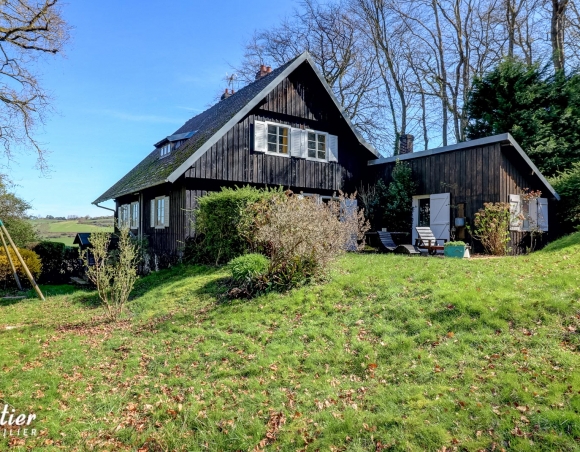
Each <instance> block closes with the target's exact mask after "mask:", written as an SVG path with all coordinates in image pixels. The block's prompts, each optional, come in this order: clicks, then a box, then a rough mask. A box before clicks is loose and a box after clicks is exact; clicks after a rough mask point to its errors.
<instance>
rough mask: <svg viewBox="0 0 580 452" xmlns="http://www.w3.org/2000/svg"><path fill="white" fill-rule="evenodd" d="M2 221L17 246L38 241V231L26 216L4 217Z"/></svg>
mask: <svg viewBox="0 0 580 452" xmlns="http://www.w3.org/2000/svg"><path fill="white" fill-rule="evenodd" d="M0 210H2V209H0ZM3 222H4V226H6V229H8V232H10V236H11V237H12V240H13V241H14V244H15V245H16V246H17V247H25V246H28V245H30V244H31V243H35V242H38V240H39V238H38V233H37V231H36V229H34V227H33V226H32V223H30V221H28V219H27V218H16V217H6V218H4V219H3Z"/></svg>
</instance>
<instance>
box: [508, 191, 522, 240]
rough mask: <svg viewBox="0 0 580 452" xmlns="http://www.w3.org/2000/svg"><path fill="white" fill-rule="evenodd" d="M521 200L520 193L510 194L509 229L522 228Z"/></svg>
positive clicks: (518, 229)
mask: <svg viewBox="0 0 580 452" xmlns="http://www.w3.org/2000/svg"><path fill="white" fill-rule="evenodd" d="M521 214H522V201H521V196H520V195H510V231H521V230H522V219H521V218H520V216H521Z"/></svg>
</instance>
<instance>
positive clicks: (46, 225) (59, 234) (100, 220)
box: [30, 217, 113, 246]
mask: <svg viewBox="0 0 580 452" xmlns="http://www.w3.org/2000/svg"><path fill="white" fill-rule="evenodd" d="M30 222H31V223H32V224H33V225H34V227H35V228H36V230H37V231H38V233H39V235H40V237H41V238H42V239H44V240H51V241H53V242H62V243H64V244H65V245H68V246H72V244H73V240H74V238H75V236H76V235H77V234H78V233H79V232H113V217H97V218H89V219H86V218H78V219H75V220H48V219H39V220H30Z"/></svg>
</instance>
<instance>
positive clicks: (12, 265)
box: [0, 229, 22, 290]
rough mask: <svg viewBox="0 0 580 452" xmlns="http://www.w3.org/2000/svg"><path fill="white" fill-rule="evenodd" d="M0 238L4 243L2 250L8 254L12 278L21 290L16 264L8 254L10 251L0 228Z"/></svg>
mask: <svg viewBox="0 0 580 452" xmlns="http://www.w3.org/2000/svg"><path fill="white" fill-rule="evenodd" d="M0 238H2V245H4V251H6V256H8V262H10V267H12V272H13V273H14V279H15V280H16V285H17V286H18V289H19V290H22V284H20V278H19V277H18V273H16V266H15V265H14V262H13V261H12V256H10V251H8V245H6V240H4V234H2V230H1V229H0Z"/></svg>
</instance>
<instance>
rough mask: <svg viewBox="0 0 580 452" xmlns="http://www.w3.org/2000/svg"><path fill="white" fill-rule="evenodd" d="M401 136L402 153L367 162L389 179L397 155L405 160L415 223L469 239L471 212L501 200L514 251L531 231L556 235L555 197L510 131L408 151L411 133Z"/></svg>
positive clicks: (438, 234) (444, 234)
mask: <svg viewBox="0 0 580 452" xmlns="http://www.w3.org/2000/svg"><path fill="white" fill-rule="evenodd" d="M404 138H405V140H404V141H402V146H401V152H403V153H402V154H401V155H398V156H395V157H389V158H379V159H373V160H371V161H369V167H370V168H371V169H372V170H373V172H374V175H373V176H372V177H373V178H374V179H375V180H376V179H377V178H379V177H381V178H384V179H385V182H386V183H387V184H388V183H389V182H390V180H391V179H392V177H391V174H392V171H393V168H394V166H395V164H396V161H397V160H400V161H402V162H407V163H408V164H409V165H410V167H411V170H412V174H413V178H414V180H415V181H416V183H417V191H416V193H415V196H414V197H413V226H414V227H415V226H430V227H431V229H432V230H433V233H434V234H435V236H436V237H437V238H439V239H447V240H450V239H452V238H455V239H456V240H467V241H471V240H470V236H469V231H468V229H467V226H470V225H473V219H474V216H475V213H476V212H477V211H478V210H480V209H482V208H483V207H484V203H487V202H505V203H510V207H511V226H510V235H511V246H512V249H513V252H514V253H522V252H525V251H526V249H527V248H528V247H530V246H531V242H530V240H531V237H530V233H531V232H534V231H535V232H539V231H541V232H542V234H536V236H540V237H541V240H540V243H538V246H541V245H542V244H543V243H545V242H547V241H549V240H551V239H553V238H555V237H557V236H558V234H559V230H558V225H557V221H556V216H555V213H556V208H557V201H558V200H559V199H560V197H559V196H558V194H557V193H556V192H555V190H554V189H553V188H552V186H551V185H550V184H549V182H548V181H547V180H546V178H545V177H544V176H542V174H541V173H540V171H539V170H538V168H536V166H535V165H534V164H533V163H532V161H531V160H530V159H529V157H528V156H527V155H526V153H525V152H524V151H523V149H522V148H521V147H520V146H519V145H518V143H517V142H516V141H515V140H514V138H513V137H512V136H511V135H510V134H507V133H506V134H502V135H497V136H492V137H487V138H482V139H478V140H472V141H467V142H463V143H458V144H455V145H452V146H445V147H441V148H437V149H431V150H427V151H422V152H413V147H412V141H413V140H412V137H411V136H408V137H404ZM403 144H404V145H403ZM369 177H370V176H369ZM530 191H540V192H541V196H540V197H539V198H537V199H531V200H530V199H529V197H528V196H527V193H529V192H530ZM414 227H413V231H412V233H413V237H412V238H413V243H414V240H415V238H416V231H415V228H414ZM403 232H407V231H403ZM472 243H473V242H472ZM473 244H474V245H476V246H477V242H474V243H473Z"/></svg>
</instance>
